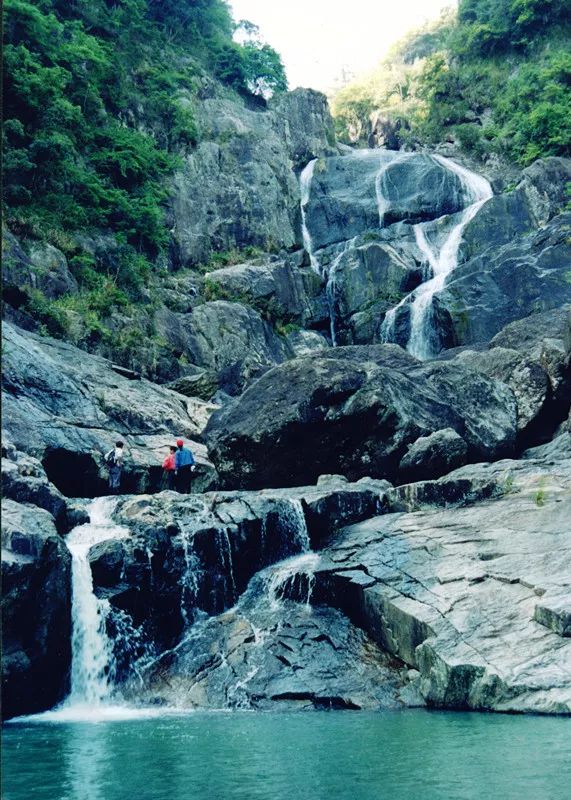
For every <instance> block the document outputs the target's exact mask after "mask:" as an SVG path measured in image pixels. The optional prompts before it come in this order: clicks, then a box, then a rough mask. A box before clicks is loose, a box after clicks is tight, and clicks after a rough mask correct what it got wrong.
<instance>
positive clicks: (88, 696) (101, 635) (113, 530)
mask: <svg viewBox="0 0 571 800" xmlns="http://www.w3.org/2000/svg"><path fill="white" fill-rule="evenodd" d="M116 503H117V499H116V498H113V497H99V498H97V499H96V500H94V501H93V502H92V503H91V505H90V506H89V509H88V512H89V519H90V522H88V523H87V524H84V525H78V526H77V527H76V528H74V529H73V530H72V531H71V532H70V533H69V534H68V535H67V537H66V543H67V545H68V547H69V550H70V552H71V557H72V566H71V569H72V660H71V691H70V694H69V697H68V698H67V700H66V701H65V704H64V705H65V707H66V708H71V707H76V706H84V707H88V708H89V709H93V707H94V706H95V707H97V706H102V705H104V704H106V703H109V702H110V700H111V698H112V687H111V679H112V674H113V643H112V642H111V640H110V639H109V638H108V636H107V633H106V620H107V616H108V614H109V611H110V606H109V603H108V602H107V601H106V600H99V599H98V598H97V597H96V596H95V594H94V592H93V579H92V575H91V566H90V564H89V560H88V553H89V550H90V548H91V547H93V545H94V544H98V543H99V542H103V541H106V540H108V539H117V538H123V537H125V536H127V535H128V533H129V532H128V530H127V529H126V528H122V527H119V526H117V525H115V524H114V523H113V522H111V514H112V511H113V508H114V507H115V505H116Z"/></svg>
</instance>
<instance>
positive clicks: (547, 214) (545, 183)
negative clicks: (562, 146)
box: [518, 156, 571, 226]
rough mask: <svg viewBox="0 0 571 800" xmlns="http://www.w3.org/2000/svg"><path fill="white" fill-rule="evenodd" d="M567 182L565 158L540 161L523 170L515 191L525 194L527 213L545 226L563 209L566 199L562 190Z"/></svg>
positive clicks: (570, 170) (570, 175)
mask: <svg viewBox="0 0 571 800" xmlns="http://www.w3.org/2000/svg"><path fill="white" fill-rule="evenodd" d="M569 181H571V159H569V158H555V157H553V156H552V157H550V158H541V159H539V160H538V161H536V162H534V163H533V164H531V166H529V167H527V169H524V171H523V173H522V177H521V181H520V183H519V185H518V189H520V190H521V191H522V192H523V193H524V194H525V197H526V199H527V203H528V206H529V209H530V213H531V215H532V216H533V219H534V221H535V223H536V224H537V225H539V226H544V225H546V224H547V223H548V222H549V220H550V219H552V218H553V217H554V216H555V215H556V214H559V213H561V212H562V211H563V210H564V209H565V207H566V205H567V202H568V200H569V197H568V194H567V190H566V187H567V185H568V183H569Z"/></svg>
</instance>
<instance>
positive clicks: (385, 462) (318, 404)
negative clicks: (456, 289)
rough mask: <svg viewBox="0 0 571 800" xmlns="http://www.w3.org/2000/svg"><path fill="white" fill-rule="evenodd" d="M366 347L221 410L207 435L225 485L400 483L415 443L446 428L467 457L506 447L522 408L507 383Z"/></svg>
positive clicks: (309, 365) (272, 379) (319, 361)
mask: <svg viewBox="0 0 571 800" xmlns="http://www.w3.org/2000/svg"><path fill="white" fill-rule="evenodd" d="M360 350H361V348H359V347H352V348H337V349H336V350H335V351H334V353H331V355H330V356H329V357H321V358H313V359H297V360H294V361H290V362H288V363H286V364H284V365H282V366H280V367H276V368H274V369H273V370H271V371H270V372H268V373H266V375H264V376H263V377H262V378H261V379H260V380H259V381H257V382H256V383H255V384H254V385H253V386H251V387H250V388H249V389H247V390H246V392H244V394H243V395H242V396H241V397H240V398H239V399H238V400H237V401H236V402H235V403H233V404H232V405H230V406H227V407H225V408H222V409H221V410H220V411H218V412H215V414H214V415H213V416H212V417H211V419H210V422H209V424H208V426H207V428H206V431H205V436H206V438H207V443H208V448H209V454H210V456H211V458H212V459H213V461H214V462H215V464H216V467H217V469H218V472H219V475H220V478H221V480H222V482H223V483H224V484H225V485H226V486H235V487H238V486H240V487H251V488H253V487H259V486H295V485H299V484H304V483H310V482H312V481H314V480H316V478H317V476H318V475H319V474H321V473H324V472H336V473H341V474H344V475H346V476H347V477H348V478H350V479H356V478H360V477H362V476H364V475H371V476H374V477H387V478H388V479H389V480H393V479H398V477H399V470H398V467H399V463H400V461H401V459H402V457H403V456H404V455H405V452H406V450H407V448H408V447H409V445H410V444H412V443H413V442H414V441H415V440H416V439H418V438H419V437H421V436H426V435H428V434H431V433H434V432H435V431H439V430H442V429H444V428H452V429H453V430H455V431H456V432H457V433H458V434H459V435H460V436H461V437H462V438H463V439H464V441H465V442H466V444H467V445H468V459H469V460H472V461H473V460H477V459H480V460H481V459H483V458H484V459H486V458H488V459H489V458H498V457H500V456H502V455H505V454H509V453H510V451H511V449H512V448H513V446H514V442H515V430H516V404H515V399H514V396H513V393H512V392H511V390H510V389H508V387H507V386H505V385H504V384H502V383H499V382H498V381H495V380H492V379H490V378H487V377H486V376H484V375H482V374H480V373H477V372H472V371H470V370H465V369H462V368H461V367H458V366H456V365H451V364H444V363H433V364H424V365H422V364H420V363H419V362H417V361H416V360H415V359H412V358H411V357H410V356H407V355H406V354H402V356H398V355H396V353H398V352H400V353H402V351H400V348H397V347H394V346H384V347H383V346H377V347H376V348H375V347H370V348H362V350H363V351H364V352H362V353H360V352H359V351H360ZM395 351H396V353H395ZM373 353H375V354H376V360H375V361H373V360H367V358H375V355H373ZM385 353H386V361H384V354H385ZM435 477H436V476H435Z"/></svg>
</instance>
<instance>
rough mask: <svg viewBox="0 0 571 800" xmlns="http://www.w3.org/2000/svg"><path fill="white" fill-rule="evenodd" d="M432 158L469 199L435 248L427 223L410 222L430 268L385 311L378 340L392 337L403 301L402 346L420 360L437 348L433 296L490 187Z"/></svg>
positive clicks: (469, 173)
mask: <svg viewBox="0 0 571 800" xmlns="http://www.w3.org/2000/svg"><path fill="white" fill-rule="evenodd" d="M433 158H434V159H435V160H436V161H437V162H438V163H439V164H440V165H441V166H443V167H444V168H445V169H448V170H450V171H451V172H454V173H455V174H456V175H457V176H458V177H459V178H460V180H461V182H462V186H463V188H464V192H465V195H466V196H467V198H468V200H470V201H471V202H470V205H468V206H467V207H466V208H465V209H464V210H463V211H462V212H460V213H459V215H457V217H456V219H455V221H454V223H453V225H452V227H451V228H450V230H449V232H448V235H447V236H446V238H445V239H444V241H443V243H442V245H441V247H440V249H439V250H437V249H436V248H435V247H434V245H432V244H431V243H430V242H429V240H428V238H427V236H426V228H427V226H428V225H430V223H418V224H417V225H415V226H414V234H415V240H416V244H417V246H418V249H419V250H420V252H421V253H422V255H423V256H424V258H425V264H426V265H427V266H428V267H429V268H430V271H431V273H432V277H431V278H430V279H429V280H427V281H425V282H424V283H422V284H421V285H420V286H418V287H417V288H416V289H414V290H413V291H412V292H411V293H410V294H408V295H407V296H406V297H404V298H403V299H402V300H401V301H400V302H399V303H398V304H397V305H396V306H394V308H392V309H390V310H389V311H387V313H386V315H385V318H384V320H383V322H382V324H381V329H380V336H381V340H382V341H384V342H391V341H395V335H396V320H397V317H398V313H399V310H400V309H401V308H402V307H403V306H404V305H409V304H410V322H409V335H408V341H407V344H406V349H407V351H408V352H409V353H410V354H411V355H413V356H415V357H416V358H419V359H423V360H424V359H427V358H431V357H433V356H435V355H436V354H437V352H438V349H439V337H438V331H437V330H436V326H435V325H434V320H433V316H434V311H433V301H434V296H435V295H436V294H438V293H439V292H440V291H442V289H443V288H444V285H445V283H446V279H447V277H448V275H450V273H451V272H453V271H454V270H455V269H456V267H457V265H458V252H459V249H460V244H461V242H462V236H463V234H464V230H465V228H466V226H467V225H468V223H469V222H471V220H472V219H474V217H475V216H476V214H477V213H478V211H479V210H480V208H482V206H483V205H484V203H486V202H487V200H489V199H490V198H491V197H492V196H493V191H492V187H491V186H490V184H489V182H488V181H487V180H486V178H484V177H482V176H481V175H477V174H476V173H474V172H472V171H471V170H469V169H466V168H465V167H462V166H460V164H456V163H455V162H454V161H451V160H450V159H448V158H444V157H443V156H439V155H435V156H433Z"/></svg>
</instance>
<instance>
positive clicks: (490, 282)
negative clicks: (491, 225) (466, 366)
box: [439, 214, 571, 345]
mask: <svg viewBox="0 0 571 800" xmlns="http://www.w3.org/2000/svg"><path fill="white" fill-rule="evenodd" d="M570 222H571V215H570V214H561V215H560V216H558V217H556V218H555V219H553V220H552V221H551V222H550V223H548V224H547V226H546V227H545V228H544V229H542V230H539V231H536V232H535V233H532V234H531V235H525V234H524V235H521V236H519V237H516V238H515V239H514V241H513V242H511V243H508V244H505V245H503V246H500V247H497V248H490V249H487V250H484V251H483V252H481V253H480V254H478V255H476V256H474V257H473V258H471V259H470V260H469V261H467V262H465V263H463V264H460V265H459V266H458V267H456V269H455V270H454V271H453V272H452V273H451V275H450V276H449V277H448V280H447V282H446V286H445V288H444V290H443V291H442V292H441V293H440V295H439V302H440V304H441V305H442V306H444V309H445V311H446V315H447V316H448V318H449V321H448V326H449V327H450V328H451V330H452V333H453V337H454V340H455V343H456V344H458V345H464V344H473V343H476V342H489V341H490V339H492V338H493V337H494V336H495V335H496V334H497V333H498V332H499V331H500V330H501V329H502V328H503V327H505V326H506V325H507V324H508V323H509V322H512V321H514V320H517V319H522V318H523V317H527V316H529V315H530V314H536V313H538V312H542V311H549V310H551V309H557V308H559V307H560V306H562V305H563V304H565V303H570V302H571V282H570V281H569V263H570V260H571V245H570V243H569V235H568V228H569V223H570Z"/></svg>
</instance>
